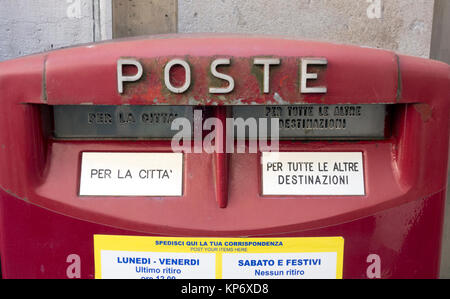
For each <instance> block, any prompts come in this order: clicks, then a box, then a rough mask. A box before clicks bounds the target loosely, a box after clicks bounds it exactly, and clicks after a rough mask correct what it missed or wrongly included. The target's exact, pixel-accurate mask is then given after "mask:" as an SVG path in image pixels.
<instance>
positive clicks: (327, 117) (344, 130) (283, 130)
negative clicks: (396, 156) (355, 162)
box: [233, 104, 386, 140]
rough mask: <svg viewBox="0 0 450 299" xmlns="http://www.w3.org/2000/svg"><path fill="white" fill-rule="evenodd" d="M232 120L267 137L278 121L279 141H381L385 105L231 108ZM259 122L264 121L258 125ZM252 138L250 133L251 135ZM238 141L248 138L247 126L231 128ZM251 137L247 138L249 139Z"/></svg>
mask: <svg viewBox="0 0 450 299" xmlns="http://www.w3.org/2000/svg"><path fill="white" fill-rule="evenodd" d="M233 117H234V120H235V123H236V120H237V119H238V118H241V119H243V120H244V121H245V122H246V124H247V125H249V126H250V125H251V122H252V120H251V119H252V118H254V119H255V120H253V122H255V123H257V124H258V137H259V138H261V134H260V133H261V128H260V127H261V126H264V128H265V129H266V130H267V136H271V135H270V134H271V122H272V121H273V120H274V121H276V119H278V121H277V122H278V126H279V138H280V139H281V140H282V139H291V140H292V139H382V138H384V137H385V122H386V105H378V104H374V105H317V104H311V105H286V106H281V105H280V106H234V107H233ZM261 119H266V121H265V122H261V121H260V120H261ZM253 135H254V134H253ZM235 136H236V137H237V138H238V139H242V138H248V137H249V136H252V134H250V135H249V129H248V127H246V128H245V130H243V129H242V126H241V128H240V130H239V129H235ZM250 138H251V137H250Z"/></svg>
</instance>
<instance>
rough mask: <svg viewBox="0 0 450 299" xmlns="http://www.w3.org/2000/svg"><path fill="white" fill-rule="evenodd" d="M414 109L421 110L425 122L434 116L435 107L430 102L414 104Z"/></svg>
mask: <svg viewBox="0 0 450 299" xmlns="http://www.w3.org/2000/svg"><path fill="white" fill-rule="evenodd" d="M414 109H416V111H417V112H419V114H420V117H421V118H422V121H423V122H427V121H428V120H430V118H431V117H432V116H433V109H432V108H431V106H430V105H428V104H414Z"/></svg>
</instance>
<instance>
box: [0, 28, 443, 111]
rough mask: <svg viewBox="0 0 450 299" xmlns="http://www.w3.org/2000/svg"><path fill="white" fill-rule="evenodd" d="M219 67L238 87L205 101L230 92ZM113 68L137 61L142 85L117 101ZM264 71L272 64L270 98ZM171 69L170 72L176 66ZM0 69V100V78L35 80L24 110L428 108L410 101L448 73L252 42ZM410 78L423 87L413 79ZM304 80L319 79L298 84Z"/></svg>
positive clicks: (165, 45) (342, 52)
mask: <svg viewBox="0 0 450 299" xmlns="http://www.w3.org/2000/svg"><path fill="white" fill-rule="evenodd" d="M217 59H228V60H229V63H228V64H223V63H222V64H219V65H217V64H216V67H217V70H218V71H219V72H220V73H223V74H226V75H228V76H230V77H231V78H232V79H233V80H234V86H233V89H232V90H231V91H229V92H227V93H225V92H224V93H220V94H217V93H216V94H214V93H210V92H209V89H210V88H211V87H218V88H220V87H222V88H223V87H226V86H227V83H228V82H227V81H226V80H222V79H219V78H217V76H214V75H213V74H212V72H211V70H212V69H211V67H212V63H213V62H214V61H215V60H217ZM261 59H262V61H261ZM271 59H272V62H270V61H271ZM273 59H275V61H277V62H278V63H273ZM119 60H125V61H129V60H133V61H137V62H138V63H139V64H140V65H141V66H142V76H140V78H139V80H136V81H133V82H126V81H125V82H123V92H122V93H120V92H119V90H118V88H117V85H118V73H117V72H118V70H117V69H118V61H119ZM173 60H176V61H175V62H179V61H184V62H185V63H186V65H187V66H188V67H189V71H190V79H191V80H190V82H189V83H190V84H189V85H188V86H187V88H186V89H185V90H184V91H183V92H181V93H175V92H173V91H172V90H170V88H168V87H167V85H168V83H167V82H166V81H164V79H165V77H164V71H165V67H166V66H167V64H168V63H169V62H171V61H173ZM403 60H405V66H404V67H403V66H402V64H403V63H402V61H403ZM317 61H325V63H323V64H319V63H317ZM264 63H266V64H269V65H268V68H267V72H268V73H267V74H268V78H269V79H268V80H269V81H268V82H270V87H267V88H265V87H264V86H265V85H264V76H265V71H266V70H265V66H264ZM302 63H303V64H304V65H305V69H302ZM176 64H177V63H175V67H174V71H175V69H176V68H177V67H179V66H180V65H176ZM0 66H1V68H0V69H1V70H0V76H1V79H0V80H1V81H3V82H5V80H6V81H7V82H8V83H9V84H5V85H4V86H3V90H4V89H5V88H8V87H15V89H16V90H17V88H16V86H17V87H18V86H21V84H23V82H22V83H21V82H14V83H12V82H11V81H10V80H11V78H6V79H5V77H4V76H5V75H6V76H9V77H11V76H14V78H16V79H17V80H16V79H15V81H24V80H21V78H32V79H33V80H32V83H33V84H31V85H30V84H26V86H22V87H21V88H20V89H21V90H22V93H23V92H26V93H27V96H26V97H21V99H20V100H21V101H24V102H35V103H46V104H51V105H56V104H111V105H120V104H138V105H153V104H175V105H241V104H243V105H247V104H248V105H254V104H256V105H258V104H275V105H279V104H301V103H319V104H324V103H327V104H344V103H359V104H363V103H398V102H414V101H417V100H425V101H428V99H429V95H428V96H427V97H426V98H423V99H418V98H417V96H418V94H417V92H416V91H417V90H420V89H421V88H422V90H425V89H426V90H429V89H430V84H432V85H435V86H441V87H437V88H433V89H434V90H437V91H439V92H442V91H443V90H442V86H443V85H446V84H447V85H448V65H447V64H444V63H439V62H435V61H431V60H426V59H422V58H414V57H407V56H399V55H396V54H395V53H393V52H391V51H385V50H379V49H372V48H364V47H358V46H347V45H338V44H331V43H325V42H314V41H303V40H297V39H290V38H285V37H270V36H251V35H250V36H247V35H227V34H219V35H211V34H208V35H197V34H194V35H192V34H188V35H179V34H173V35H161V36H155V37H149V38H144V39H142V38H140V39H136V38H134V39H124V40H118V41H115V40H114V41H109V42H102V43H97V44H89V45H83V46H79V47H72V48H66V49H61V50H55V51H51V52H48V53H41V54H38V55H35V56H27V57H24V58H20V59H16V60H12V61H7V62H3V63H1V64H0ZM124 67H125V68H126V67H128V68H130V70H128V71H127V70H126V69H124V72H128V74H129V75H133V72H136V71H133V66H127V65H125V66H124ZM410 72H411V73H414V75H413V76H415V77H420V79H419V80H414V79H412V78H411V76H410V74H409V73H410ZM302 74H303V75H304V74H308V76H310V74H312V76H316V78H314V77H308V78H307V79H303V80H304V82H302ZM124 75H125V73H124ZM16 76H19V78H18V77H16ZM184 79H185V77H184V73H183V72H179V71H178V72H176V71H175V72H174V73H173V74H171V77H170V78H169V80H172V81H173V82H172V81H170V82H172V83H173V85H174V86H177V84H178V86H181V85H183V83H184V82H185V81H183V80H184ZM410 79H411V80H413V81H414V82H413V84H410ZM39 81H40V82H39ZM403 81H405V82H403ZM302 83H304V85H305V86H308V87H307V88H310V87H312V88H314V87H322V88H326V92H308V89H302ZM0 84H1V82H0ZM408 88H411V89H412V90H413V92H409V91H408ZM31 89H33V91H31ZM305 91H306V92H305ZM419 94H420V93H419ZM37 95H39V96H37ZM10 100H12V99H10Z"/></svg>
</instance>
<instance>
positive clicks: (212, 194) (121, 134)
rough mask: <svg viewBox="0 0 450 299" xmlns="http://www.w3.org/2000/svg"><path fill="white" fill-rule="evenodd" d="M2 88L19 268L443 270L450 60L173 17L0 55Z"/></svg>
mask: <svg viewBox="0 0 450 299" xmlns="http://www.w3.org/2000/svg"><path fill="white" fill-rule="evenodd" d="M0 98H1V103H2V105H1V107H0V110H1V111H2V113H1V115H2V117H1V118H0V125H1V130H0V147H1V148H0V153H1V154H0V165H1V170H0V224H1V226H0V229H1V232H0V255H1V267H2V275H3V277H4V278H169V279H170V278H435V277H437V276H438V273H439V271H438V268H439V259H440V247H441V234H442V223H443V211H444V201H445V194H446V177H447V158H448V156H447V155H448V144H449V138H448V137H449V66H448V65H447V64H444V63H439V62H436V61H430V60H426V59H421V58H415V57H408V56H402V55H397V54H395V53H392V52H389V51H384V50H378V49H368V48H360V47H355V46H345V45H334V44H328V43H319V42H305V41H300V40H292V39H287V38H271V37H254V36H227V35H221V36H214V35H211V36H203V35H187V36H184V35H174V36H158V37H154V38H150V39H145V40H124V41H113V42H106V43H101V44H92V45H86V46H80V47H76V48H67V49H62V50H57V51H52V52H48V53H43V54H38V55H34V56H28V57H23V58H20V59H16V60H12V61H6V62H2V63H0ZM230 136H231V137H230Z"/></svg>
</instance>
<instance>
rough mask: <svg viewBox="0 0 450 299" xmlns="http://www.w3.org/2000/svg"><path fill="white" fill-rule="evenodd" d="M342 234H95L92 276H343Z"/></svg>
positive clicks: (201, 277) (296, 277) (209, 277)
mask: <svg viewBox="0 0 450 299" xmlns="http://www.w3.org/2000/svg"><path fill="white" fill-rule="evenodd" d="M343 254H344V239H343V238H342V237H323V238H322V237H320V238H176V237H138V236H108V235H94V257H95V278H137V279H147V278H148V279H212V278H218V279H220V278H230V279H253V278H254V279H274V278H284V279H289V278H290V279H301V278H326V279H329V278H342V267H343Z"/></svg>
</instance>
